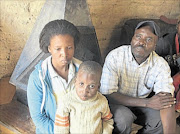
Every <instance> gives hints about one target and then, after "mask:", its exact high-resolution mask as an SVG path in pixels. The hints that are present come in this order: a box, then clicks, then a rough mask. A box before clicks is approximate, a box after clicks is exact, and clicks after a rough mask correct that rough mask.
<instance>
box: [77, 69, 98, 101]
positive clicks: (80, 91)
mask: <svg viewBox="0 0 180 134" xmlns="http://www.w3.org/2000/svg"><path fill="white" fill-rule="evenodd" d="M98 75H99V74H98V73H97V74H91V73H87V72H85V71H80V72H78V74H77V77H76V81H75V88H76V93H77V95H78V96H79V98H80V99H81V100H83V101H86V100H88V99H90V98H92V97H93V96H94V95H96V93H97V91H98V89H99V87H100V77H99V76H98Z"/></svg>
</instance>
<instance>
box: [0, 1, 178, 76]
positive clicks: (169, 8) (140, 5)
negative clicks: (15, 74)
mask: <svg viewBox="0 0 180 134" xmlns="http://www.w3.org/2000/svg"><path fill="white" fill-rule="evenodd" d="M87 2H88V6H89V9H90V14H91V17H92V22H93V24H94V26H95V29H96V33H97V38H98V41H99V45H100V49H101V52H102V54H103V52H104V50H105V48H106V47H107V44H108V42H109V39H110V37H111V32H112V31H113V30H115V29H114V28H115V26H117V25H119V24H120V25H122V24H123V23H124V21H125V20H127V19H132V18H151V19H158V18H159V16H160V15H166V16H167V17H169V18H175V17H176V16H178V13H179V14H180V0H87ZM44 3H45V0H0V78H2V77H4V76H10V75H11V73H12V71H13V69H14V67H15V65H16V63H17V61H18V58H19V56H20V54H21V52H22V49H23V47H24V45H25V43H26V41H27V39H28V37H29V36H30V34H31V30H32V28H33V26H34V23H35V21H36V18H37V17H38V15H39V13H40V10H41V8H42V6H43V4H44Z"/></svg>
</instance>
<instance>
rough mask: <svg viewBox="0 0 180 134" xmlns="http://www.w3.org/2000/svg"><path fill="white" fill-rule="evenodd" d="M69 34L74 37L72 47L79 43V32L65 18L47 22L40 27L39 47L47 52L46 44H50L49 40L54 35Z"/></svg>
mask: <svg viewBox="0 0 180 134" xmlns="http://www.w3.org/2000/svg"><path fill="white" fill-rule="evenodd" d="M65 34H68V35H71V36H72V37H73V38H74V47H75V48H76V45H77V44H78V43H79V40H80V32H79V31H78V29H77V28H76V26H74V25H73V24H72V23H70V22H68V21H66V20H62V19H61V20H54V21H51V22H49V23H47V24H46V25H45V26H44V28H43V29H42V31H41V33H40V36H39V44H40V49H41V50H42V51H43V52H45V53H48V52H49V51H48V46H49V45H50V40H51V38H52V37H54V36H56V35H65Z"/></svg>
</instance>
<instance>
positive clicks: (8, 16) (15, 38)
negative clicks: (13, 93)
mask: <svg viewBox="0 0 180 134" xmlns="http://www.w3.org/2000/svg"><path fill="white" fill-rule="evenodd" d="M44 2H45V0H0V78H2V77H5V76H10V75H11V74H12V71H13V69H14V67H15V65H16V63H17V61H18V59H19V57H20V54H21V52H22V49H23V47H24V45H25V44H26V41H27V39H28V37H29V35H30V33H31V30H32V28H33V25H34V23H35V22H36V18H37V16H38V14H39V12H40V10H41V8H42V6H43V4H44Z"/></svg>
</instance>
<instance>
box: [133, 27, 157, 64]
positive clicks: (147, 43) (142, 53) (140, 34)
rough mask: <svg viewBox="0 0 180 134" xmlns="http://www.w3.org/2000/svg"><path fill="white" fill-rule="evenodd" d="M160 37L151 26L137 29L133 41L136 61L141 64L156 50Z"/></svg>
mask: <svg viewBox="0 0 180 134" xmlns="http://www.w3.org/2000/svg"><path fill="white" fill-rule="evenodd" d="M157 39H158V37H157V36H156V35H155V34H154V33H152V30H151V28H150V27H149V26H145V27H141V28H139V29H137V30H136V31H135V33H134V36H133V38H132V40H131V50H132V54H133V56H134V58H135V59H136V61H137V62H138V63H139V64H141V63H142V62H144V61H145V60H146V59H147V57H148V56H149V54H150V53H151V52H152V51H154V50H155V46H156V42H157Z"/></svg>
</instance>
